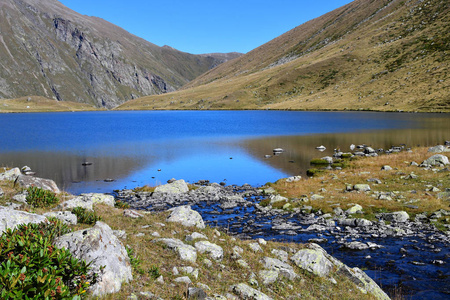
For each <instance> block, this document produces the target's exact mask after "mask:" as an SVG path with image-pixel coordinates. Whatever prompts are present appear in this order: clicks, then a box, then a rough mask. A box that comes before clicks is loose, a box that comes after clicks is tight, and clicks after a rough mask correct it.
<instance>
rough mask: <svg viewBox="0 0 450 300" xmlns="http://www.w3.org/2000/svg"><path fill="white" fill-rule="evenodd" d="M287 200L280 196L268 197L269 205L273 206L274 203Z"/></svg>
mask: <svg viewBox="0 0 450 300" xmlns="http://www.w3.org/2000/svg"><path fill="white" fill-rule="evenodd" d="M288 200H289V199H288V198H286V197H283V196H281V195H271V196H270V204H271V205H272V204H274V203H276V202H281V201H288Z"/></svg>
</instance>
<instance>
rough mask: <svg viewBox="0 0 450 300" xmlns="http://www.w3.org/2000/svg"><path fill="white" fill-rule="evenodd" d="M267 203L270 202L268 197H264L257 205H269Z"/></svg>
mask: <svg viewBox="0 0 450 300" xmlns="http://www.w3.org/2000/svg"><path fill="white" fill-rule="evenodd" d="M269 204H270V199H264V200H262V201H261V202H259V205H261V206H262V207H266V206H269Z"/></svg>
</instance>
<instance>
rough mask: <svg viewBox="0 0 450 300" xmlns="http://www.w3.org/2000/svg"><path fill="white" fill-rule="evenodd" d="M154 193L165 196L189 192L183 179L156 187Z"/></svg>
mask: <svg viewBox="0 0 450 300" xmlns="http://www.w3.org/2000/svg"><path fill="white" fill-rule="evenodd" d="M155 192H157V193H167V194H182V193H187V192H189V187H188V185H187V184H186V182H185V181H184V180H183V179H180V180H176V181H174V182H172V183H168V184H164V185H160V186H157V187H156V188H155Z"/></svg>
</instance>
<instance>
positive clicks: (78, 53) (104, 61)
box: [0, 0, 236, 108]
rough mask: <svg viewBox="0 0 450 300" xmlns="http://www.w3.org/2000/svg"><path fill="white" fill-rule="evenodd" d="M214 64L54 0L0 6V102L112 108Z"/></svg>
mask: <svg viewBox="0 0 450 300" xmlns="http://www.w3.org/2000/svg"><path fill="white" fill-rule="evenodd" d="M235 56H236V55H235V54H230V55H229V56H227V55H224V56H223V57H222V58H217V57H214V56H211V55H209V56H208V55H204V56H201V55H193V54H189V53H185V52H181V51H178V50H176V49H173V48H168V47H159V46H157V45H155V44H153V43H151V42H148V41H146V40H144V39H142V38H140V37H137V36H135V35H133V34H131V33H129V32H127V31H126V30H124V29H122V28H120V27H118V26H116V25H114V24H112V23H110V22H108V21H106V20H103V19H101V18H98V17H90V16H84V15H81V14H78V13H77V12H75V11H73V10H71V9H69V8H67V7H65V6H64V5H63V4H61V3H60V2H58V1H56V0H44V1H37V0H2V2H1V3H0V58H1V61H2V63H1V67H2V68H1V70H0V97H1V98H19V97H23V96H30V95H37V96H44V97H47V98H53V99H57V100H70V101H76V102H83V103H88V104H94V105H96V106H97V107H106V108H113V107H115V106H117V105H118V104H120V103H122V102H125V101H126V100H129V99H133V98H137V97H141V96H145V95H149V94H161V93H166V92H170V91H174V90H176V89H177V88H179V87H181V86H182V85H184V84H186V83H187V82H188V81H190V80H192V79H194V78H195V77H197V76H198V75H200V74H201V73H203V72H205V71H207V70H209V69H210V68H213V67H215V66H217V65H218V64H220V63H222V62H224V61H226V60H227V59H229V58H233V57H235Z"/></svg>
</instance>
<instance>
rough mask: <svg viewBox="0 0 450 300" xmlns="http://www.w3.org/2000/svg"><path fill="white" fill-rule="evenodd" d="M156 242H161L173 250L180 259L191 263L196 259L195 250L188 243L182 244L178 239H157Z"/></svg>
mask: <svg viewBox="0 0 450 300" xmlns="http://www.w3.org/2000/svg"><path fill="white" fill-rule="evenodd" d="M156 242H161V243H163V244H165V245H166V246H167V247H168V248H169V249H171V250H173V251H175V252H176V253H177V254H178V256H179V257H180V259H181V260H185V261H189V262H193V263H195V261H196V260H197V250H196V249H195V248H194V247H192V246H190V245H186V244H184V243H183V242H182V241H181V240H179V239H157V240H156Z"/></svg>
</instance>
